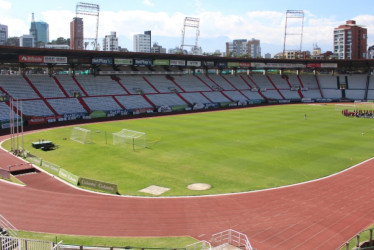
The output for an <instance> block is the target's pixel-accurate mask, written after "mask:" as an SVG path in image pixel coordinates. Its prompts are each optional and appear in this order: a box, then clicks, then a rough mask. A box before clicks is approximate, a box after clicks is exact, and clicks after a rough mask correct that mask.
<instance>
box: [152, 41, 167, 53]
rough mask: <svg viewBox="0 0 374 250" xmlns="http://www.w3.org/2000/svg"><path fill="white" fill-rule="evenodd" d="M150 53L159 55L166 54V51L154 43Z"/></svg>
mask: <svg viewBox="0 0 374 250" xmlns="http://www.w3.org/2000/svg"><path fill="white" fill-rule="evenodd" d="M151 52H152V53H161V54H166V49H165V48H163V47H162V46H161V45H158V43H154V44H153V46H152V48H151Z"/></svg>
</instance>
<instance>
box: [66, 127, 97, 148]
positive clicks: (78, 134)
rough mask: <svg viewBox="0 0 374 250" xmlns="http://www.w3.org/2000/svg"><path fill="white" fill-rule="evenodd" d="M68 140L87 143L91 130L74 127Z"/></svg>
mask: <svg viewBox="0 0 374 250" xmlns="http://www.w3.org/2000/svg"><path fill="white" fill-rule="evenodd" d="M70 140H73V141H76V142H79V143H82V144H87V143H91V142H92V139H91V130H89V129H85V128H80V127H74V128H73V130H72V131H71V136H70Z"/></svg>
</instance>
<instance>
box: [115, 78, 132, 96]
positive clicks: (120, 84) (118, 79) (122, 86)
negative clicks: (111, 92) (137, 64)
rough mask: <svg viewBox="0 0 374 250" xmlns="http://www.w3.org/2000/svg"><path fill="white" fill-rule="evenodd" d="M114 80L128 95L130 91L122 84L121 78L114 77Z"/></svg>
mask: <svg viewBox="0 0 374 250" xmlns="http://www.w3.org/2000/svg"><path fill="white" fill-rule="evenodd" d="M115 81H116V82H117V83H118V85H119V86H120V87H121V88H122V89H123V90H124V91H125V93H126V94H128V95H130V92H129V91H128V90H127V88H126V87H125V85H123V84H122V82H121V79H120V78H119V77H118V78H117V79H115Z"/></svg>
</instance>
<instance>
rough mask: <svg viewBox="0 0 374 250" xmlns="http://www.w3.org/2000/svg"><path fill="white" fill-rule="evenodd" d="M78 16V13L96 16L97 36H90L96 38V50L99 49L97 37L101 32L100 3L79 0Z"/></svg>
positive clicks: (77, 6)
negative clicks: (80, 0)
mask: <svg viewBox="0 0 374 250" xmlns="http://www.w3.org/2000/svg"><path fill="white" fill-rule="evenodd" d="M75 12H76V17H78V15H87V16H95V17H96V35H95V38H88V39H93V40H94V44H93V45H94V50H98V44H97V37H98V33H99V14H100V6H99V5H98V4H92V3H82V2H79V3H77V5H76V11H75Z"/></svg>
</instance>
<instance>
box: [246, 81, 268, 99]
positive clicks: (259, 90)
mask: <svg viewBox="0 0 374 250" xmlns="http://www.w3.org/2000/svg"><path fill="white" fill-rule="evenodd" d="M247 77H248V79H249V80H251V82H252V83H253V84H254V85H255V86H256V88H257V92H258V94H259V95H260V96H261V97H262V98H263V99H264V100H265V101H267V100H268V98H267V97H266V96H264V94H262V92H261V89H260V88H259V87H258V85H257V84H256V82H255V81H254V80H253V79H252V77H250V76H247Z"/></svg>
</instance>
